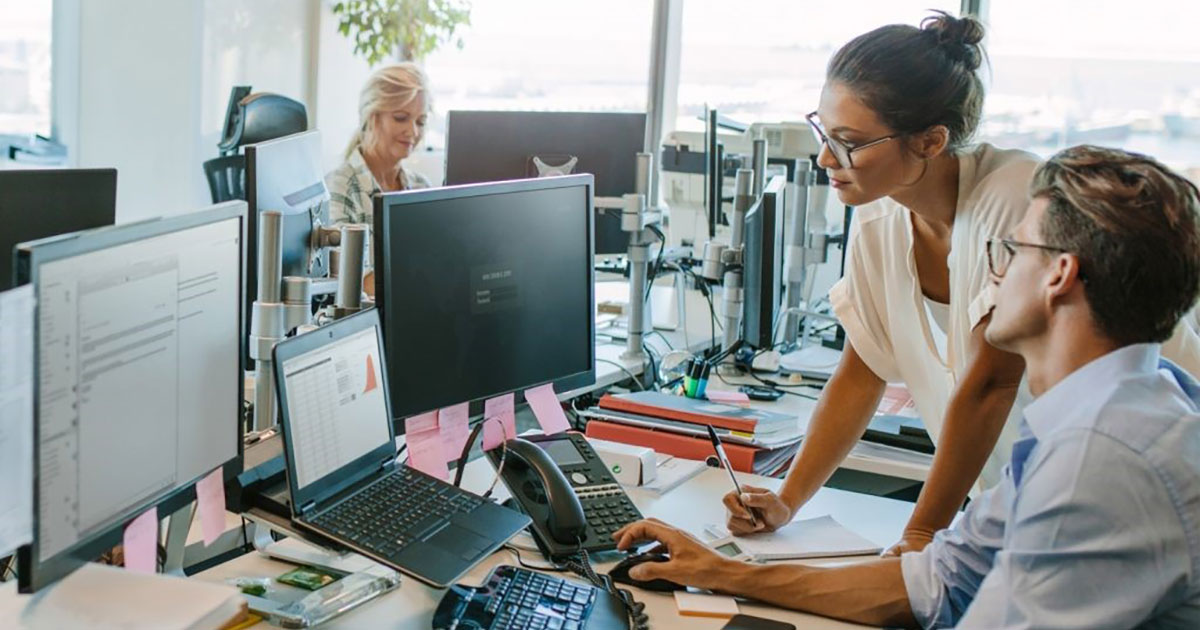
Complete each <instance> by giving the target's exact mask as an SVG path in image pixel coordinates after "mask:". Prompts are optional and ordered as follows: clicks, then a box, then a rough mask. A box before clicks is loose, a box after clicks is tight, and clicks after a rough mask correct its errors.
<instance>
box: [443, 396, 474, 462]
mask: <svg viewBox="0 0 1200 630" xmlns="http://www.w3.org/2000/svg"><path fill="white" fill-rule="evenodd" d="M470 417H471V407H470V405H468V404H467V403H459V404H457V405H454V406H453V407H446V408H445V409H439V410H438V430H440V431H441V432H442V443H443V449H444V450H445V453H446V458H447V461H453V460H456V459H458V456H459V455H461V454H462V449H463V445H465V444H466V443H467V439H468V438H470V437H471V430H470V428H469V427H468V421H469V420H470Z"/></svg>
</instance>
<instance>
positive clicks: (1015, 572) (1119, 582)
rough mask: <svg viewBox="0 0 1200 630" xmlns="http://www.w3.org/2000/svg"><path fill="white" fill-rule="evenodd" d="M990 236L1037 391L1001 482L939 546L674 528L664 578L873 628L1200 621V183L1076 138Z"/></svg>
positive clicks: (1011, 342) (998, 311) (1015, 337)
mask: <svg viewBox="0 0 1200 630" xmlns="http://www.w3.org/2000/svg"><path fill="white" fill-rule="evenodd" d="M1032 196H1033V202H1032V203H1031V204H1030V207H1029V211H1028V214H1027V215H1026V216H1025V218H1024V219H1023V220H1022V221H1021V223H1020V224H1019V225H1018V226H1017V228H1016V229H1015V231H1014V232H1013V234H1012V235H1011V238H1006V239H994V240H993V241H992V242H990V243H989V247H988V253H989V256H988V258H989V260H988V263H989V264H990V265H991V273H992V277H993V282H995V283H997V296H996V308H995V310H994V311H993V312H992V317H991V322H990V323H989V325H988V329H987V339H988V341H989V342H990V343H991V344H993V345H995V346H996V347H998V348H1002V349H1004V350H1008V351H1010V352H1014V353H1017V354H1020V355H1021V356H1022V357H1023V358H1024V359H1025V363H1026V369H1027V370H1028V372H1027V374H1028V379H1029V385H1030V389H1031V390H1032V392H1033V394H1034V395H1035V396H1036V397H1037V400H1036V401H1035V402H1034V403H1033V404H1031V405H1030V406H1029V407H1027V408H1026V410H1025V417H1024V421H1023V422H1022V424H1021V438H1020V439H1019V440H1018V441H1017V442H1016V443H1015V444H1014V445H1013V454H1012V462H1011V464H1010V465H1009V466H1008V467H1007V468H1006V469H1005V474H1004V479H1003V481H1001V483H1000V484H999V485H998V486H996V487H995V488H993V489H991V490H989V491H987V492H985V493H984V494H983V495H982V496H980V497H979V498H978V500H976V501H973V502H972V503H971V504H970V505H969V506H968V507H967V510H966V512H965V513H964V514H962V515H961V518H960V519H959V520H958V522H957V523H956V524H955V525H954V526H952V527H951V528H950V529H946V530H942V531H940V532H938V533H937V535H936V536H935V538H934V541H933V543H932V544H930V545H929V546H928V547H927V548H926V549H925V550H924V551H921V552H918V553H908V554H905V555H903V556H902V557H900V558H888V559H881V560H875V561H870V562H866V563H862V564H856V565H851V566H843V567H837V568H815V567H805V566H797V565H773V566H755V565H750V564H744V563H740V562H735V561H732V560H729V559H727V558H724V557H722V556H720V555H717V554H716V553H715V552H713V551H711V550H709V549H708V548H707V547H706V546H704V545H703V544H701V543H700V542H699V541H697V540H696V539H694V538H692V537H690V536H688V535H687V534H685V533H682V532H680V531H678V530H675V529H673V528H671V527H669V526H667V525H665V524H663V523H661V522H657V521H642V522H639V523H635V524H633V525H630V526H628V527H626V528H624V529H622V530H621V531H619V532H617V533H616V534H615V536H616V538H617V540H618V546H619V547H620V548H622V549H627V548H629V547H630V546H631V545H633V544H634V543H636V542H638V541H643V540H657V541H659V542H661V543H663V544H664V545H665V546H666V547H667V550H668V552H669V554H670V560H669V561H668V562H665V563H660V564H656V563H647V564H644V565H641V566H638V567H635V568H634V569H633V571H632V572H631V577H633V578H635V579H640V580H648V579H654V578H665V579H668V580H672V581H675V582H680V583H686V584H690V585H694V586H698V587H701V588H708V589H712V590H715V591H721V592H725V593H730V594H735V595H744V596H747V597H752V598H754V599H758V600H762V601H766V602H770V603H772V604H776V605H779V606H786V607H788V608H795V609H798V610H803V611H807V612H812V613H817V614H821V615H826V616H830V617H837V618H841V619H847V620H850V621H856V622H860V623H868V624H872V625H906V626H912V625H918V624H919V625H920V626H924V627H926V628H941V627H949V626H955V627H958V628H987V629H989V630H997V629H1004V628H1089V629H1095V628H1133V627H1138V628H1200V412H1198V409H1200V388H1198V387H1197V384H1196V382H1195V381H1192V380H1191V379H1190V378H1189V377H1187V376H1186V375H1185V374H1184V373H1183V372H1181V371H1179V370H1177V369H1175V368H1174V366H1172V365H1170V364H1169V363H1166V362H1160V358H1159V345H1158V344H1159V343H1161V342H1162V341H1163V340H1165V339H1167V338H1168V337H1169V336H1170V334H1171V331H1172V330H1173V329H1174V327H1175V324H1176V323H1177V322H1178V321H1179V318H1180V317H1181V316H1183V315H1184V314H1185V313H1187V312H1188V310H1189V309H1190V308H1191V307H1192V305H1193V304H1194V303H1195V301H1196V297H1197V293H1198V292H1200V218H1198V216H1197V213H1198V212H1200V200H1198V199H1197V196H1198V193H1197V190H1196V187H1195V186H1194V185H1193V184H1191V183H1190V182H1187V181H1186V180H1184V179H1183V178H1181V177H1179V176H1177V175H1175V174H1173V173H1171V172H1170V171H1169V170H1167V169H1166V168H1165V167H1163V166H1162V165H1161V164H1159V163H1157V162H1155V161H1153V160H1151V159H1148V158H1145V157H1143V156H1139V155H1134V154H1129V153H1125V152H1121V151H1116V150H1111V149H1100V148H1096V147H1076V148H1072V149H1067V150H1065V151H1063V152H1061V153H1059V154H1058V155H1056V156H1054V157H1053V158H1051V159H1050V160H1049V161H1048V162H1046V163H1045V164H1044V165H1043V166H1042V167H1041V168H1040V169H1039V170H1038V172H1037V174H1036V175H1035V177H1034V183H1033V190H1032Z"/></svg>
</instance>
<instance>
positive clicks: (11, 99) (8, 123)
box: [0, 0, 53, 136]
mask: <svg viewBox="0 0 1200 630" xmlns="http://www.w3.org/2000/svg"><path fill="white" fill-rule="evenodd" d="M52 5H53V2H52V0H0V15H2V16H4V17H3V19H0V134H12V135H29V134H34V133H38V134H42V135H44V136H49V135H50V30H51V20H50V17H51V8H52Z"/></svg>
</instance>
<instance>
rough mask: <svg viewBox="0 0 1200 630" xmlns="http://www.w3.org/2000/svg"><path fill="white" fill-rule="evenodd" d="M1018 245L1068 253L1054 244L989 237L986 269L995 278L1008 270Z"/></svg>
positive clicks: (1002, 275)
mask: <svg viewBox="0 0 1200 630" xmlns="http://www.w3.org/2000/svg"><path fill="white" fill-rule="evenodd" d="M1018 247H1028V248H1031V249H1040V250H1043V251H1048V252H1057V253H1059V254H1069V253H1071V252H1070V250H1067V249H1063V248H1062V247H1057V246H1055V245H1043V244H1041V243H1024V242H1021V241H1014V240H1013V239H1011V238H989V239H988V242H987V259H988V271H990V272H992V275H993V276H995V277H997V278H1003V277H1004V274H1005V273H1007V272H1008V266H1009V265H1010V264H1012V261H1013V258H1015V257H1016V255H1017V248H1018Z"/></svg>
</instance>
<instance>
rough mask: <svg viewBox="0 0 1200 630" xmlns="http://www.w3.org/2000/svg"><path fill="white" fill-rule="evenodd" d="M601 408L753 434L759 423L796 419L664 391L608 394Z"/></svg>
mask: <svg viewBox="0 0 1200 630" xmlns="http://www.w3.org/2000/svg"><path fill="white" fill-rule="evenodd" d="M599 405H600V408H601V409H611V410H613V411H623V412H625V413H635V414H638V415H642V416H650V417H652V418H666V419H667V420H677V421H679V422H690V423H692V424H700V425H704V424H711V425H713V426H714V427H719V428H722V429H729V430H730V431H741V432H743V433H750V434H753V433H754V432H755V430H756V429H757V427H758V425H759V423H770V424H778V423H794V422H796V419H795V418H794V417H792V416H788V415H784V414H780V413H775V412H771V411H763V410H761V409H754V408H749V407H740V406H737V405H726V404H723V403H714V402H711V401H707V400H694V399H691V398H685V397H683V396H673V395H671V394H664V393H662V392H634V393H631V394H618V395H613V394H606V395H605V396H604V397H603V398H601V399H600V403H599Z"/></svg>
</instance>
